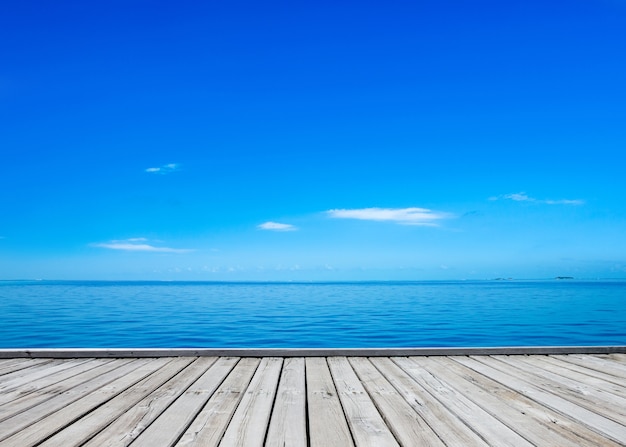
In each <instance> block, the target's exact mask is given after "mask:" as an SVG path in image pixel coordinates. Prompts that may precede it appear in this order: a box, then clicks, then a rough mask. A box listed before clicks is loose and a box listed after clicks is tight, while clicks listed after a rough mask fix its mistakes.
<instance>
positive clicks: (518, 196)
mask: <svg viewBox="0 0 626 447" xmlns="http://www.w3.org/2000/svg"><path fill="white" fill-rule="evenodd" d="M500 199H505V200H513V201H515V202H532V203H543V204H546V205H584V204H585V201H584V200H578V199H574V200H572V199H561V200H552V199H535V198H534V197H529V196H528V195H527V194H526V193H525V192H517V193H513V194H503V195H501V196H496V197H490V198H489V200H500Z"/></svg>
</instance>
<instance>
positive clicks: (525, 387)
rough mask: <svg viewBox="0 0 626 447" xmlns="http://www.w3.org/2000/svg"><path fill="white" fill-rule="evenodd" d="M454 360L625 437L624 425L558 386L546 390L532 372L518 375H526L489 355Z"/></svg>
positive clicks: (620, 440) (592, 425) (611, 435)
mask: <svg viewBox="0 0 626 447" xmlns="http://www.w3.org/2000/svg"><path fill="white" fill-rule="evenodd" d="M454 360H455V361H456V362H459V363H461V364H463V365H465V366H467V367H469V368H471V369H473V370H474V371H477V372H479V373H480V374H483V375H485V376H487V377H489V378H491V379H493V380H495V381H497V382H500V383H501V384H503V385H504V386H507V387H509V388H511V389H513V390H515V391H517V392H519V393H521V394H523V395H525V396H527V397H528V398H530V399H532V400H534V401H535V402H538V403H540V404H542V405H545V406H546V407H548V408H550V409H552V410H554V411H556V412H558V413H561V414H563V415H564V416H567V417H570V418H572V419H573V420H575V421H577V422H579V423H581V424H583V425H585V426H587V427H588V428H590V429H591V430H593V431H595V432H597V433H599V434H601V435H603V436H606V437H608V438H609V439H611V440H613V441H615V442H617V443H623V441H624V439H626V427H625V426H623V425H621V424H618V423H617V422H615V421H613V420H611V419H608V418H606V417H604V416H601V415H599V414H597V413H595V412H593V411H590V410H587V409H586V408H584V407H581V406H579V405H576V404H575V403H572V402H571V401H569V400H567V399H564V398H563V397H561V396H560V395H558V394H555V391H558V390H546V389H544V388H542V387H540V386H538V385H536V382H537V380H536V378H535V377H534V376H532V375H521V376H522V377H525V379H521V378H520V375H518V374H517V371H516V368H514V367H511V366H510V365H507V364H506V363H504V362H500V361H498V360H496V359H494V358H492V357H488V356H485V357H480V356H478V357H455V358H454Z"/></svg>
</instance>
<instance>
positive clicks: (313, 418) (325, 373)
mask: <svg viewBox="0 0 626 447" xmlns="http://www.w3.org/2000/svg"><path fill="white" fill-rule="evenodd" d="M306 383H307V408H308V418H309V442H310V445H311V447H350V446H352V445H354V443H353V441H352V436H351V435H350V429H349V428H348V423H347V422H346V418H345V415H344V413H343V409H342V408H341V402H340V401H339V397H338V395H337V390H336V389H335V384H334V383H333V378H332V377H331V375H330V370H329V369H328V364H327V363H326V359H325V358H324V357H311V358H307V359H306Z"/></svg>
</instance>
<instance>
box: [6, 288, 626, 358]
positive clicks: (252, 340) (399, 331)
mask: <svg viewBox="0 0 626 447" xmlns="http://www.w3.org/2000/svg"><path fill="white" fill-rule="evenodd" d="M0 318H1V319H2V320H1V321H2V323H1V325H0V348H250V347H255V348H348V347H350V348H362V347H489V346H557V345H558V346H590V345H626V281H620V280H612V281H599V280H598V281H576V280H543V281H506V280H505V281H420V282H341V283H254V282H236V283H235V282H233V283H227V282H108V281H107V282H102V281H0Z"/></svg>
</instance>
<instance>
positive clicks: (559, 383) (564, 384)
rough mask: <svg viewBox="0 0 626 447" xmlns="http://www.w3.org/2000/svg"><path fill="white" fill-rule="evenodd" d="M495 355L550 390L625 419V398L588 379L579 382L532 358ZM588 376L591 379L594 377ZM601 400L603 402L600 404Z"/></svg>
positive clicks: (608, 414)
mask: <svg viewBox="0 0 626 447" xmlns="http://www.w3.org/2000/svg"><path fill="white" fill-rule="evenodd" d="M493 358H494V359H497V360H498V361H501V362H504V363H506V364H508V365H511V366H513V367H514V368H515V371H516V373H517V374H518V377H521V378H524V377H529V376H532V377H533V378H532V379H531V380H533V381H534V383H535V385H537V386H540V387H542V388H543V389H545V390H547V391H554V390H558V392H559V395H560V396H562V397H564V398H566V399H568V400H570V401H572V402H574V403H576V404H578V405H580V406H582V407H585V408H587V409H588V410H591V411H593V412H594V413H598V414H601V415H603V416H605V417H608V418H611V419H613V420H614V421H616V422H622V421H626V399H625V398H623V397H620V396H617V395H615V394H613V393H611V392H607V391H604V390H602V389H599V388H597V387H596V386H590V385H588V384H587V383H586V382H578V381H576V380H572V379H570V378H568V377H565V376H562V375H559V374H556V373H554V372H552V371H548V370H546V369H542V368H541V367H540V366H537V365H535V364H534V363H533V359H531V358H527V357H524V356H520V357H514V358H510V357H508V356H494V357H493ZM591 379H592V378H589V380H588V381H591ZM599 402H602V403H601V404H599Z"/></svg>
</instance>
